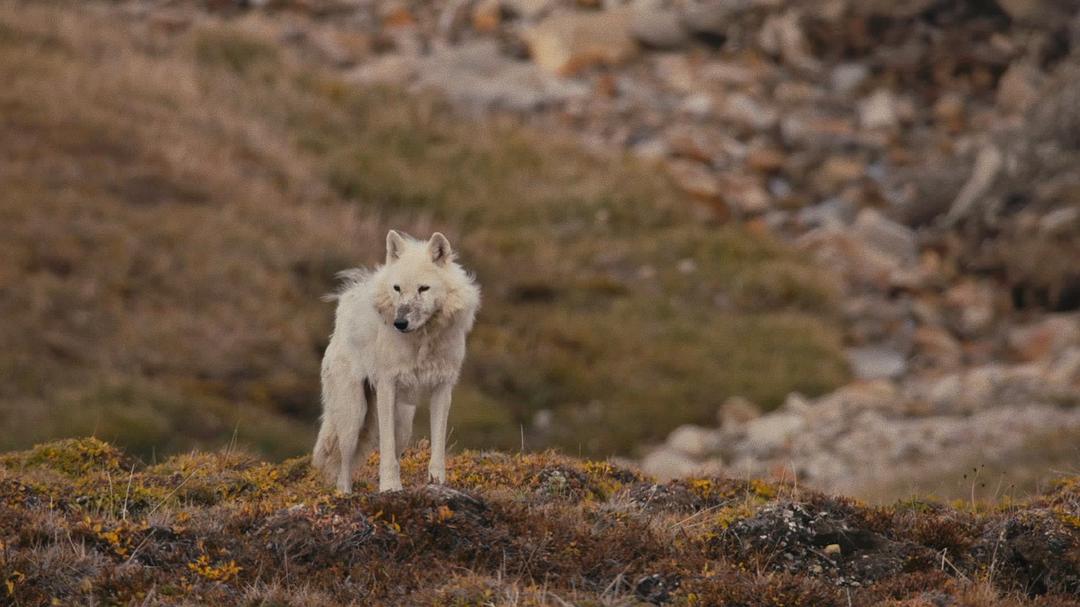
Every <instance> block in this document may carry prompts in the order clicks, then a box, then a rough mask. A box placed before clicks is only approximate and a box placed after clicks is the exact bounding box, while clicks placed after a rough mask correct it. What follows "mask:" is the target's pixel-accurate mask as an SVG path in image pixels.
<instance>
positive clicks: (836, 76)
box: [829, 63, 870, 95]
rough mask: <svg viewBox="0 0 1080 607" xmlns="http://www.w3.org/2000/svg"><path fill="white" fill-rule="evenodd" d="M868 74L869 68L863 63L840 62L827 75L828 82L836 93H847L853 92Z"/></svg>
mask: <svg viewBox="0 0 1080 607" xmlns="http://www.w3.org/2000/svg"><path fill="white" fill-rule="evenodd" d="M868 76H870V68H868V67H867V66H866V65H865V64H862V63H841V64H840V65H837V66H836V67H834V68H833V70H832V73H831V74H830V75H829V84H830V85H831V86H832V88H833V90H834V91H836V92H837V93H839V94H841V95H847V94H850V93H853V92H855V91H856V90H857V89H858V88H859V87H860V86H861V85H862V83H863V82H865V81H866V78H867V77H868Z"/></svg>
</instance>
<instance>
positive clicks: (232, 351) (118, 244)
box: [0, 0, 845, 457]
mask: <svg viewBox="0 0 1080 607" xmlns="http://www.w3.org/2000/svg"><path fill="white" fill-rule="evenodd" d="M276 27H277V26H276V25H275V24H274V23H273V22H271V21H261V20H258V19H254V20H252V19H244V20H237V21H230V22H218V21H214V20H206V21H204V22H200V23H199V24H198V25H196V26H194V27H192V28H190V29H187V30H184V31H181V32H167V31H163V30H161V29H159V28H155V27H154V26H153V25H152V24H151V23H150V22H147V21H139V20H133V19H131V18H128V17H122V16H120V15H119V14H117V13H115V12H113V11H112V10H111V9H109V8H108V7H107V6H106V5H97V4H84V3H65V2H60V3H50V4H42V3H29V2H13V1H11V0H6V1H5V2H3V3H2V4H0V81H2V82H3V83H4V86H3V87H0V139H2V140H3V142H4V144H3V146H2V148H0V154H2V157H0V184H2V188H0V202H2V203H0V257H2V258H3V259H4V263H3V264H2V265H0V313H2V314H3V315H4V319H5V322H4V323H3V324H2V325H0V339H2V341H3V343H4V344H5V348H4V350H3V352H0V376H3V377H4V378H5V379H4V381H3V383H2V384H0V425H2V426H3V427H4V428H20V429H22V431H21V432H17V433H16V432H5V433H4V435H3V437H2V438H0V445H2V446H8V447H14V446H25V445H29V444H31V443H32V442H33V441H35V440H39V439H42V438H45V437H53V436H73V435H85V434H90V433H96V434H97V435H99V436H103V437H106V438H110V439H113V440H117V441H120V442H121V443H122V444H124V445H126V446H128V447H131V448H133V449H134V450H135V451H136V452H137V453H139V454H140V455H142V456H143V457H151V456H152V455H153V454H155V453H161V452H175V451H177V450H182V449H185V448H188V447H190V446H193V445H196V446H198V445H202V446H206V445H221V444H224V443H225V442H226V441H228V440H230V438H231V437H232V436H233V433H234V430H235V431H237V433H238V441H239V442H240V443H242V444H245V445H248V446H251V447H254V448H256V449H257V450H259V451H261V452H264V453H267V454H270V455H273V456H277V457H280V456H285V455H292V454H296V453H300V452H302V451H304V450H306V448H307V446H308V443H309V441H310V440H311V427H312V426H313V419H314V417H315V415H316V414H317V412H318V383H317V378H318V372H317V369H318V361H319V357H320V354H321V349H322V348H323V346H324V345H325V343H326V339H327V335H328V333H329V328H330V318H331V313H332V312H331V309H330V308H329V307H328V306H326V305H324V304H321V303H320V302H319V301H318V297H319V296H320V295H321V294H323V293H325V292H327V291H329V290H330V289H332V287H333V279H332V276H333V274H334V272H336V271H338V270H341V269H343V268H347V267H350V266H353V265H355V264H357V263H365V262H366V263H370V262H374V261H377V260H378V259H379V258H380V257H381V252H380V249H381V246H380V243H381V241H382V238H381V234H382V231H383V230H384V229H385V228H386V227H388V226H390V225H393V226H395V227H399V228H404V229H406V230H411V231H414V232H416V233H425V232H427V231H429V230H431V229H432V228H435V227H438V228H439V229H442V230H444V231H446V232H448V233H450V234H452V235H454V236H455V240H456V241H457V242H458V243H460V245H461V249H462V253H463V259H464V261H465V263H466V264H467V265H468V266H469V267H470V268H473V269H475V270H476V271H477V272H478V274H479V277H480V282H481V283H482V284H483V285H484V287H485V296H486V299H485V307H484V310H483V312H482V315H481V319H480V323H479V325H478V327H477V330H476V333H475V334H474V337H473V339H472V342H471V350H470V359H469V363H468V367H467V369H466V372H465V381H464V382H463V384H462V386H460V389H459V391H458V396H457V401H456V405H455V409H454V413H453V425H454V428H455V431H454V435H453V438H454V439H455V440H456V441H457V443H458V445H459V446H498V447H517V446H519V445H520V436H521V429H522V428H524V430H525V434H526V437H525V438H526V441H527V442H526V446H527V447H533V448H535V447H542V446H545V445H559V446H562V447H564V448H567V449H570V450H575V451H577V450H580V451H583V452H588V453H600V454H607V453H612V452H628V451H631V450H632V448H633V447H634V446H635V445H637V444H639V443H641V442H642V441H645V440H650V439H656V438H658V437H661V436H663V434H664V433H665V432H666V431H667V430H669V429H671V428H672V427H673V426H675V425H677V424H679V423H683V422H686V421H695V420H696V421H699V422H707V421H710V420H712V419H713V415H714V412H715V409H716V406H717V405H718V404H719V403H720V402H722V401H723V399H724V398H725V397H726V396H728V395H731V394H743V395H746V396H748V397H750V398H752V399H755V400H757V401H759V402H761V403H762V404H763V405H765V406H772V405H775V404H777V403H779V402H780V401H781V400H782V398H783V397H784V396H785V395H786V394H787V393H788V392H789V391H791V390H800V391H803V392H807V393H811V394H813V393H819V392H822V391H824V390H827V389H829V388H831V387H833V386H835V385H836V384H837V383H839V382H840V381H842V380H843V379H844V377H845V370H844V365H843V363H842V358H841V357H840V356H839V352H838V346H839V344H838V338H837V331H836V328H835V325H834V321H833V320H831V312H830V309H831V307H832V301H833V291H832V289H831V288H830V287H829V281H828V279H827V277H825V276H823V275H822V274H821V273H820V272H818V271H816V270H813V269H812V268H810V267H809V266H808V265H806V264H805V263H804V262H802V261H800V260H798V259H795V258H794V257H793V256H792V255H791V254H789V253H788V252H786V251H785V250H784V249H783V248H782V247H781V246H779V245H778V244H776V243H773V242H770V241H768V240H767V239H763V238H760V237H755V236H750V235H748V234H745V233H741V232H739V231H736V230H733V229H716V228H714V227H709V226H702V225H698V224H697V223H696V222H695V221H694V220H693V219H692V218H691V216H690V214H689V212H688V208H687V205H688V203H687V201H685V200H684V199H682V198H680V197H679V196H678V195H676V194H675V193H674V190H673V188H671V187H670V185H669V184H668V183H667V182H666V181H664V180H663V179H661V178H659V177H657V176H656V175H654V172H653V171H651V170H649V169H647V168H644V167H640V166H637V165H634V164H632V163H630V162H627V161H625V160H623V159H617V158H616V159H611V158H608V159H602V158H596V157H592V156H588V155H586V154H584V153H582V152H581V151H580V150H578V149H577V148H575V147H574V146H573V145H571V144H569V143H567V142H561V141H548V140H546V139H545V138H543V137H541V136H539V135H538V134H535V133H530V132H527V131H523V130H521V129H519V128H515V127H513V126H511V125H504V124H497V123H484V124H482V125H477V124H472V123H465V122H462V121H461V120H459V119H457V118H455V117H454V116H453V115H451V114H450V112H449V111H448V110H447V109H446V108H445V107H443V106H442V105H441V104H440V103H439V102H438V101H437V100H432V99H406V98H404V97H402V95H401V94H400V93H397V92H394V91H360V90H355V89H352V88H350V87H348V86H346V85H344V84H343V83H342V82H341V81H340V80H338V79H337V78H336V77H334V76H332V75H329V74H325V73H322V72H320V71H319V70H317V69H313V68H311V67H310V66H307V65H304V64H302V63H300V59H298V58H296V57H294V56H293V55H292V53H290V52H289V50H288V48H287V47H285V46H282V45H281V44H279V42H278V37H277V34H276V31H277V30H276ZM684 259H693V260H695V261H696V264H697V269H696V271H694V272H691V273H682V272H680V271H678V269H677V267H678V265H679V262H680V261H681V260H684ZM643 268H644V269H648V270H649V271H643ZM717 302H720V303H721V304H722V305H718V304H717ZM539 409H552V410H554V411H555V412H556V415H555V420H556V424H555V426H554V428H553V430H552V431H551V432H550V433H548V434H544V435H542V434H539V433H536V432H532V431H531V429H530V422H531V419H532V416H533V414H534V413H535V412H536V411H537V410H539Z"/></svg>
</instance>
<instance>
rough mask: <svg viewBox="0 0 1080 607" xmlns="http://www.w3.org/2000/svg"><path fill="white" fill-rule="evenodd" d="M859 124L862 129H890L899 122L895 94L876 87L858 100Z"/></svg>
mask: <svg viewBox="0 0 1080 607" xmlns="http://www.w3.org/2000/svg"><path fill="white" fill-rule="evenodd" d="M859 124H860V125H861V126H862V127H863V128H864V129H891V128H896V127H897V126H898V125H899V124H900V117H899V113H898V109H897V101H896V96H895V95H893V94H892V93H891V92H889V91H888V90H886V89H878V90H876V91H874V93H873V94H871V95H870V96H869V97H866V98H865V99H863V100H862V101H860V102H859Z"/></svg>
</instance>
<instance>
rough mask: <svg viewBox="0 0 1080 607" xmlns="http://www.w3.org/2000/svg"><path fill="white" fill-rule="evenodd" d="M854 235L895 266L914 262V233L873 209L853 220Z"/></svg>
mask: <svg viewBox="0 0 1080 607" xmlns="http://www.w3.org/2000/svg"><path fill="white" fill-rule="evenodd" d="M854 233H855V235H856V236H857V237H858V238H859V239H860V240H861V241H862V242H864V243H866V245H867V246H869V247H870V248H872V249H874V250H875V251H877V252H879V253H881V254H883V255H886V256H888V257H890V258H891V259H893V260H895V261H896V263H897V264H900V265H908V264H912V263H914V262H915V261H916V256H917V254H918V249H917V244H916V241H915V232H914V231H913V230H912V229H911V228H908V227H907V226H905V225H902V224H899V223H897V222H895V221H892V220H890V219H888V218H886V217H885V216H884V215H882V214H881V213H879V212H877V211H875V210H873V209H863V211H862V212H860V213H859V216H858V217H856V218H855V225H854Z"/></svg>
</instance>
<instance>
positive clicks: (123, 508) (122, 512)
mask: <svg viewBox="0 0 1080 607" xmlns="http://www.w3.org/2000/svg"><path fill="white" fill-rule="evenodd" d="M134 477H135V464H131V470H130V471H129V472H128V484H127V489H126V490H125V491H124V505H123V506H121V507H120V518H121V519H122V520H125V521H126V520H127V512H128V509H127V506H128V497H129V496H130V495H131V479H132V478H134Z"/></svg>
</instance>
